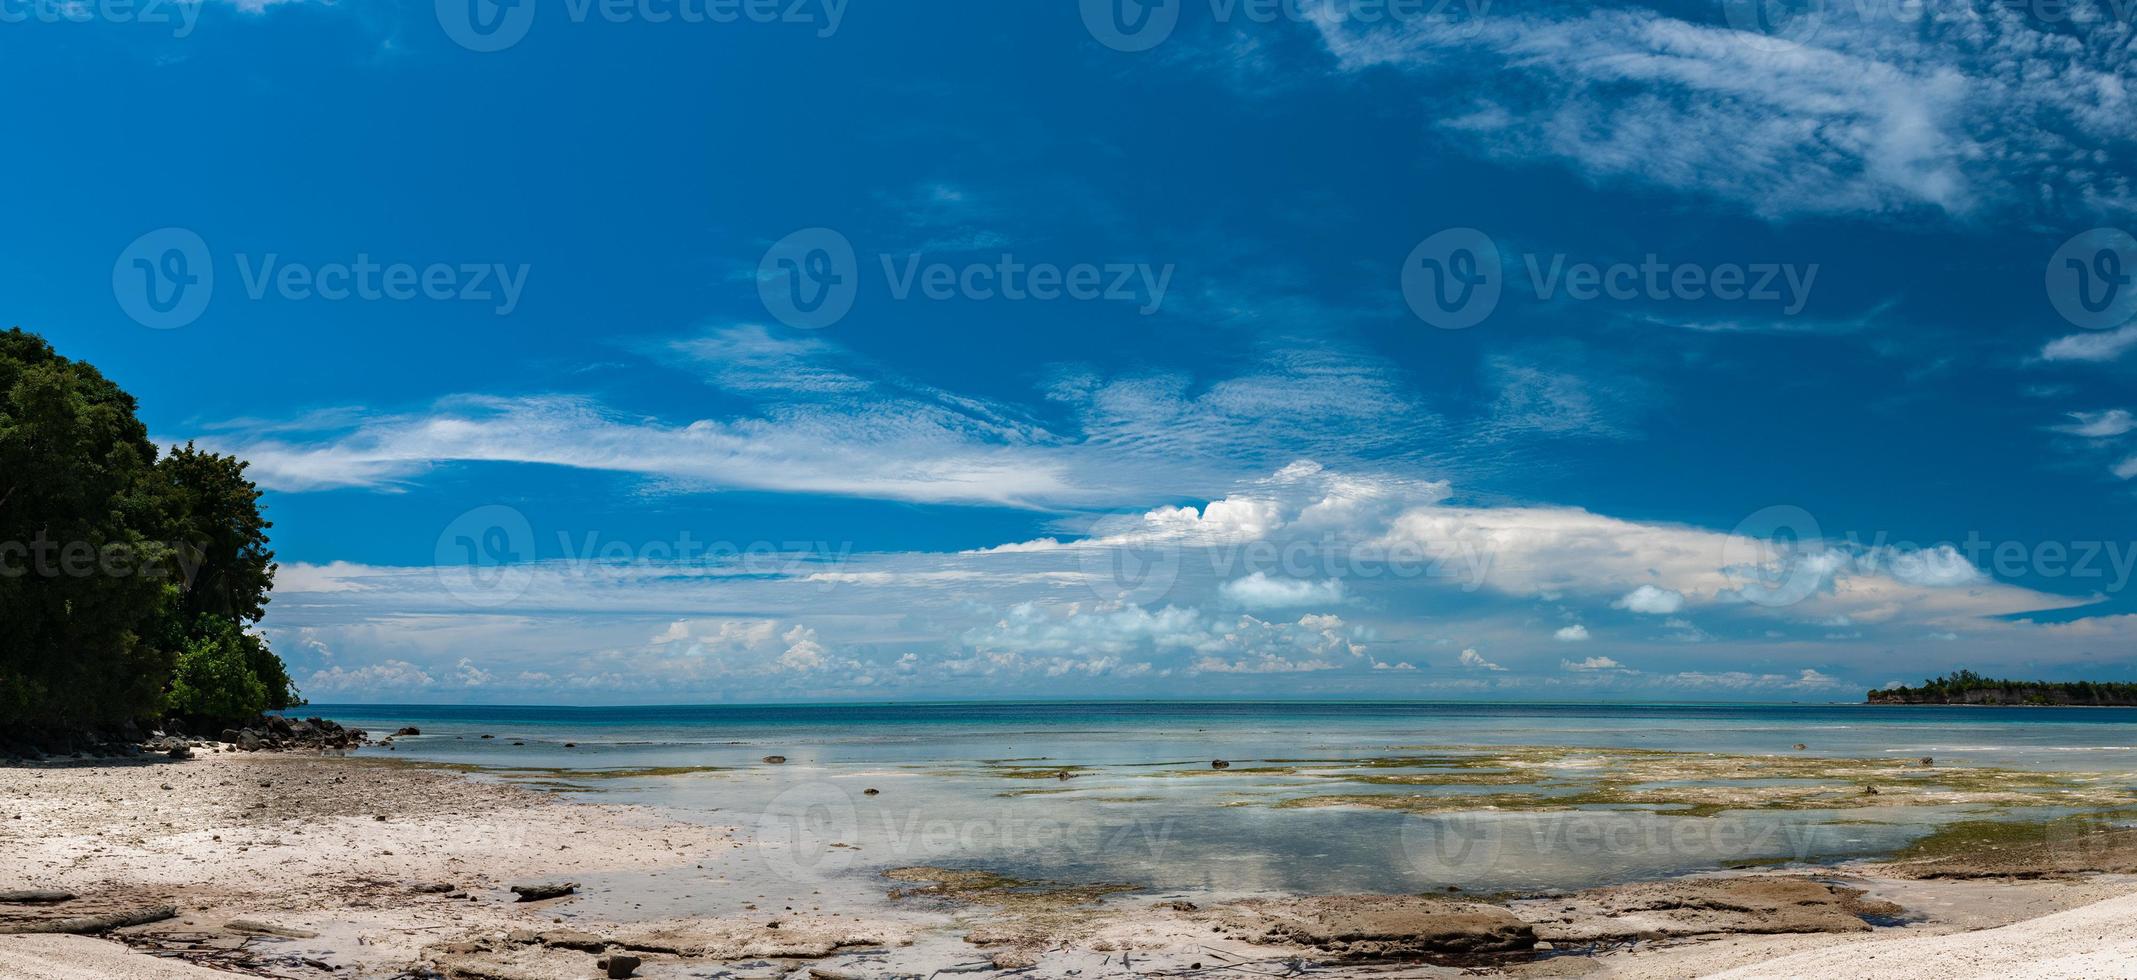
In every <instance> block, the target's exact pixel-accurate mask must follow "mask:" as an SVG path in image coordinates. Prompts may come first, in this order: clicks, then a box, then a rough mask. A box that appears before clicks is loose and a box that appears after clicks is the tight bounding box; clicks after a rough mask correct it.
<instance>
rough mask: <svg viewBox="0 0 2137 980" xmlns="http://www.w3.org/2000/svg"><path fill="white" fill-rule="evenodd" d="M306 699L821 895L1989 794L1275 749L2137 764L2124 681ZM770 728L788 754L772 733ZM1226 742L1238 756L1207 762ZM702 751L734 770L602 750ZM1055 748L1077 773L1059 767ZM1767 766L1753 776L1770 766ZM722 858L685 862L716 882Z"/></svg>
mask: <svg viewBox="0 0 2137 980" xmlns="http://www.w3.org/2000/svg"><path fill="white" fill-rule="evenodd" d="M306 713H317V714H321V715H325V716H328V717H332V718H334V719H336V720H338V721H341V722H343V723H344V724H350V725H355V726H358V727H363V728H366V729H369V730H370V731H371V733H372V735H373V737H378V736H380V735H383V734H385V733H388V732H391V731H393V730H395V729H396V728H399V727H401V726H403V725H414V726H418V727H420V728H421V729H422V730H423V735H422V736H421V737H418V738H404V739H400V740H398V741H397V744H396V745H395V747H394V749H393V751H392V752H390V753H388V752H385V751H384V750H379V749H367V750H365V752H366V754H371V755H387V756H390V757H393V758H399V759H408V760H422V761H432V762H446V763H458V764H472V765H476V766H481V767H485V768H486V769H489V770H491V771H493V772H496V773H497V774H499V775H500V777H501V778H518V779H525V780H531V781H537V782H540V783H542V784H544V785H548V786H550V787H551V788H554V789H557V790H559V791H561V792H565V793H567V794H571V795H575V796H584V797H586V798H590V799H591V798H598V799H609V800H618V801H627V802H636V803H644V804H650V805H655V806H660V807H664V808H667V809H668V810H670V811H671V812H673V813H674V814H676V815H677V816H679V817H681V818H683V819H686V820H691V821H695V822H700V823H704V824H707V825H711V826H718V827H722V828H728V827H732V828H736V829H739V830H742V831H744V832H745V833H746V834H748V835H750V836H752V837H754V838H755V839H757V840H758V841H760V842H761V846H759V847H757V848H753V849H751V850H750V853H751V854H752V855H753V857H752V858H751V860H752V861H753V862H754V865H753V866H752V867H749V868H736V867H731V866H723V867H722V869H721V870H719V871H718V872H716V874H717V876H719V877H720V878H721V879H722V881H727V880H730V879H734V880H740V879H741V878H742V877H744V876H747V878H748V880H749V881H750V882H751V883H752V884H753V885H756V886H762V887H764V888H767V889H786V890H789V891H791V892H793V893H798V894H809V895H816V894H819V893H820V892H821V891H822V890H823V889H822V885H823V883H824V882H826V881H829V880H836V879H841V878H854V877H871V876H873V875H875V874H876V873H877V872H879V871H881V870H882V869H884V868H888V867H895V866H899V865H908V864H932V865H949V866H960V867H984V868H989V869H992V870H998V871H1003V872H1006V873H1011V874H1015V875H1018V876H1020V877H1033V878H1046V879H1051V880H1062V881H1121V882H1129V883H1134V884H1139V885H1144V886H1147V887H1149V888H1151V889H1154V890H1158V891H1178V892H1182V893H1222V894H1237V893H1249V892H1268V891H1291V892H1322V893H1327V892H1343V891H1354V892H1366V891H1370V892H1412V891H1426V890H1442V889H1445V888H1446V887H1447V886H1450V885H1452V886H1455V887H1458V888H1461V889H1463V890H1465V891H1469V892H1480V891H1485V892H1489V891H1508V890H1511V891H1535V890H1547V889H1554V888H1575V887H1583V886H1587V885H1592V884H1600V883H1607V882H1614V881H1623V880H1629V879H1636V878H1645V877H1659V876H1664V875H1670V874H1678V873H1683V872H1686V871H1696V870H1701V869H1707V868H1714V867H1719V866H1726V865H1731V864H1741V863H1747V862H1763V861H1777V860H1797V861H1832V860H1838V859H1842V858H1847V857H1854V856H1861V855H1868V854H1876V853H1881V852H1886V851H1890V850H1892V849H1895V848H1898V847H1901V846H1904V845H1905V844H1906V843H1907V842H1909V841H1911V840H1913V839H1914V838H1916V837H1918V836H1920V835H1922V834H1924V833H1926V832H1928V831H1929V830H1931V829H1933V828H1934V827H1935V826H1936V825H1938V824H1940V823H1942V822H1945V821H1949V820H1953V819H1962V818H1968V817H1979V816H1982V815H1984V813H1983V812H1982V811H1979V810H1970V809H1968V808H1965V807H1907V808H1898V807H1889V808H1878V809H1867V810H1866V809H1844V810H1834V811H1745V812H1732V813H1724V814H1721V815H1718V816H1712V817H1684V816H1670V815H1666V814H1657V813H1654V812H1649V811H1646V810H1641V809H1625V808H1622V807H1620V808H1588V809H1583V810H1580V811H1577V812H1572V813H1537V812H1527V813H1523V812H1504V811H1500V812H1473V813H1455V814H1438V815H1418V814H1407V813H1402V812H1397V811H1387V810H1376V809H1369V808H1363V807H1310V808H1293V807H1284V806H1280V805H1277V804H1280V803H1281V802H1283V801H1284V800H1286V799H1293V798H1298V797H1302V796H1307V795H1312V794H1314V793H1326V792H1330V791H1332V790H1334V789H1340V791H1342V792H1375V791H1387V792H1402V793H1447V794H1457V795H1458V794H1464V793H1480V792H1494V791H1498V790H1501V789H1503V787H1477V786H1469V785H1450V786H1444V787H1434V786H1417V785H1404V786H1398V787H1375V786H1365V785H1360V784H1355V783H1345V784H1344V785H1343V786H1341V787H1331V786H1330V785H1329V784H1328V781H1327V780H1325V779H1322V778H1316V777H1312V776H1302V775H1299V774H1297V773H1285V772H1266V773H1257V772H1251V771H1241V770H1253V769H1256V768H1275V766H1274V765H1273V764H1271V763H1268V762H1266V761H1265V760H1300V759H1307V760H1328V761H1330V762H1334V761H1338V760H1359V759H1374V758H1383V759H1384V758H1391V757H1399V756H1405V755H1417V754H1421V752H1423V751H1424V750H1426V749H1428V748H1434V747H1465V746H1466V747H1483V746H1551V747H1590V748H1633V749H1660V750H1670V751H1682V752H1700V753H1726V754H1741V755H1768V754H1787V755H1790V756H1794V755H1795V753H1794V751H1793V750H1792V748H1791V746H1792V745H1793V744H1795V743H1799V742H1800V743H1804V744H1805V745H1806V746H1807V747H1808V748H1807V750H1806V753H1805V754H1809V755H1826V756H1835V757H1848V758H1871V759H1886V758H1891V759H1912V758H1914V757H1918V756H1925V755H1927V756H1934V757H1936V759H1937V760H1938V764H1939V765H1941V766H1952V765H1978V766H1996V767H2005V768H2023V769H2037V770H2058V771H2071V772H2085V773H2106V774H2109V775H2108V776H2107V777H2105V778H2107V779H2109V780H2127V781H2131V782H2137V775H2132V774H2137V709H2112V708H2102V709H2092V708H2062V709H2058V708H1941V707H1867V706H1856V705H1741V704H1656V705H1632V704H1627V705H1551V704H1519V705H1493V704H1466V703H1465V704H1426V703H1372V704H1366V703H1295V702H1285V703H1269V702H1262V703H1236V702H1227V703H1165V702H1130V703H1059V702H1048V703H990V704H972V703H957V704H902V705H883V704H852V705H777V706H725V705H722V706H703V707H647V708H540V707H437V706H399V705H383V706H381V705H361V706H358V705H320V706H316V707H313V708H309V709H306ZM483 735H491V736H494V737H493V738H490V739H483V738H481V736H483ZM566 742H572V743H576V745H575V747H572V748H566V747H565V746H564V743H566ZM515 743H522V744H515ZM773 754H776V755H783V756H785V757H786V758H787V760H788V762H787V763H786V764H785V765H776V766H774V765H765V764H764V763H763V762H762V761H761V760H762V758H763V757H764V756H766V755H773ZM1213 759H1225V760H1228V761H1230V762H1231V763H1232V764H1233V767H1234V770H1233V771H1229V772H1226V773H1223V774H1211V773H1209V763H1210V760H1213ZM1591 761H1592V763H1593V764H1595V765H1601V766H1607V765H1608V761H1607V758H1600V759H1596V760H1591ZM1575 762H1576V763H1579V760H1575ZM685 767H710V770H709V771H692V772H684V773H665V774H657V775H638V776H628V777H624V778H600V777H598V776H595V775H593V772H595V771H601V770H624V771H629V770H638V769H646V768H663V769H671V768H685ZM1056 769H1068V770H1070V771H1073V773H1074V778H1072V779H1067V780H1060V779H1056V778H1054V777H1053V771H1054V770H1056ZM551 770H562V772H555V771H551ZM1751 775H1752V777H1753V778H1747V779H1744V780H1740V781H1739V782H1741V783H1743V784H1747V785H1752V784H1756V782H1757V779H1756V778H1755V774H1751ZM1033 776H1036V777H1038V778H1012V777H1033ZM869 789H875V790H877V791H878V792H877V793H876V794H873V795H871V794H868V793H867V792H866V790H869ZM2056 812H2060V811H2056V810H2053V809H2046V808H2044V809H2041V810H2039V811H2037V812H2021V813H2019V814H2016V815H2017V816H2019V817H2022V818H2025V817H2038V816H2046V815H2051V814H2053V813H2056ZM1997 815H2002V816H2011V815H2013V814H2010V813H2008V812H2006V813H2002V814H1997ZM708 874H714V872H708ZM704 884H706V883H705V882H695V883H688V884H685V885H680V886H677V887H678V888H680V889H681V890H682V891H684V892H694V891H699V890H704V889H702V888H701V887H700V886H702V885H704ZM632 891H633V892H634V893H637V894H645V889H644V888H643V887H636V888H634V889H632ZM609 911H612V912H613V911H619V910H609Z"/></svg>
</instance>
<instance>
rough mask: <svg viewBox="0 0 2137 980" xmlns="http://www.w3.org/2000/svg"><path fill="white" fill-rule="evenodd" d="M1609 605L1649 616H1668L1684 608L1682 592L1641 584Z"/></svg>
mask: <svg viewBox="0 0 2137 980" xmlns="http://www.w3.org/2000/svg"><path fill="white" fill-rule="evenodd" d="M1610 605H1611V607H1612V608H1616V609H1624V610H1627V611H1629V612H1636V613H1645V614H1647V615H1650V616H1668V615H1671V614H1673V613H1675V612H1677V611H1678V610H1680V609H1683V608H1684V593H1682V592H1673V591H1671V590H1669V589H1660V588H1656V587H1655V586H1652V585H1643V586H1640V587H1639V588H1637V589H1634V590H1632V591H1631V592H1628V593H1626V594H1625V597H1624V598H1622V599H1619V600H1618V601H1616V602H1613V603H1611V604H1610Z"/></svg>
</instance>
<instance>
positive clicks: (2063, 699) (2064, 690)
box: [1870, 670, 2137, 707]
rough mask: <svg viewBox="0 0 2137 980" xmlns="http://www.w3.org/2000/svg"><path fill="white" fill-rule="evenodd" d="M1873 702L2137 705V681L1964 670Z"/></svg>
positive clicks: (1874, 695) (1882, 693)
mask: <svg viewBox="0 0 2137 980" xmlns="http://www.w3.org/2000/svg"><path fill="white" fill-rule="evenodd" d="M1870 703H1871V704H2013V705H2028V704H2032V705H2083V706H2091V707H2104V706H2110V705H2137V684H2124V683H2116V682H2105V683H2103V682H2099V681H2013V680H2000V679H1997V678H1992V677H1983V676H1981V675H1980V674H1976V673H1974V672H1973V671H1971V670H1962V671H1959V672H1957V673H1954V674H1948V675H1946V676H1943V677H1935V678H1931V679H1929V680H1926V681H1923V682H1922V686H1921V687H1893V688H1886V689H1884V690H1879V691H1871V692H1870Z"/></svg>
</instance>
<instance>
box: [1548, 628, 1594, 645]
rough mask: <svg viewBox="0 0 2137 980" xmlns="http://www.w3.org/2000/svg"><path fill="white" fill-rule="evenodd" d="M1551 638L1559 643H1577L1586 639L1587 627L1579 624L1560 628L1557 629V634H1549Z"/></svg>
mask: <svg viewBox="0 0 2137 980" xmlns="http://www.w3.org/2000/svg"><path fill="white" fill-rule="evenodd" d="M1551 638H1552V639H1554V640H1557V641H1558V642H1560V643H1579V642H1581V641H1582V640H1585V639H1587V638H1588V627H1586V626H1582V625H1581V624H1579V623H1574V624H1573V625H1571V626H1561V627H1559V628H1558V632H1556V633H1553V634H1551Z"/></svg>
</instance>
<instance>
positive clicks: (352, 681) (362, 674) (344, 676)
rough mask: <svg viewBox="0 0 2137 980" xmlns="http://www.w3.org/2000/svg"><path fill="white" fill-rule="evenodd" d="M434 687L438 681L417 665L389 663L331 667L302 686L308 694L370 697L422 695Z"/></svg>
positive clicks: (313, 674) (398, 662) (400, 661)
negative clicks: (408, 692)
mask: <svg viewBox="0 0 2137 980" xmlns="http://www.w3.org/2000/svg"><path fill="white" fill-rule="evenodd" d="M434 683H436V681H434V680H432V679H431V676H430V675H429V674H427V673H425V672H424V671H423V668H421V667H418V666H416V665H415V664H412V663H409V662H408V661H405V660H387V661H384V662H381V663H375V664H370V665H368V666H364V667H358V668H355V669H353V670H347V669H343V668H341V667H329V668H327V669H325V670H321V671H315V672H313V673H312V675H311V676H309V677H306V678H305V679H304V682H303V684H302V685H301V686H302V687H303V689H304V690H305V691H308V692H312V693H317V694H344V693H346V694H355V695H360V696H368V695H372V694H376V693H379V692H391V691H419V690H422V689H424V688H427V687H430V686H431V685H432V684H434Z"/></svg>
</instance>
